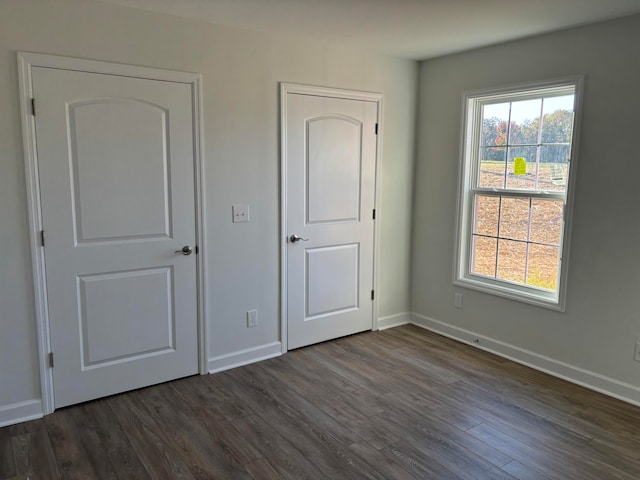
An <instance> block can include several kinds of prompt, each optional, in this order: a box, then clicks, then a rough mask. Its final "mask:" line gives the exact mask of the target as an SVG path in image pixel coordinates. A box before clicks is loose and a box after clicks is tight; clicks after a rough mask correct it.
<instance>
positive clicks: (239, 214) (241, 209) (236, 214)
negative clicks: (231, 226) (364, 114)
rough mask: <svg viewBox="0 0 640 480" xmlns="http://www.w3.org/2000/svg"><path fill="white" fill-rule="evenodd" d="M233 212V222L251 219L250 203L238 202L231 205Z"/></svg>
mask: <svg viewBox="0 0 640 480" xmlns="http://www.w3.org/2000/svg"><path fill="white" fill-rule="evenodd" d="M231 214H232V215H233V223H242V222H248V221H249V205H247V204H244V203H237V204H235V205H231Z"/></svg>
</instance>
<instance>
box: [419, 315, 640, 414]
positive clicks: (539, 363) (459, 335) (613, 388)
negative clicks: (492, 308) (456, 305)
mask: <svg viewBox="0 0 640 480" xmlns="http://www.w3.org/2000/svg"><path fill="white" fill-rule="evenodd" d="M409 316H410V322H409V323H412V324H414V325H416V326H418V327H422V328H424V329H426V330H429V331H431V332H434V333H437V334H439V335H443V336H445V337H449V338H451V339H453V340H457V341H460V342H463V343H467V344H469V345H470V346H472V347H475V348H479V349H480V350H484V351H487V352H490V353H493V354H495V355H498V356H500V357H503V358H507V359H509V360H512V361H514V362H516V363H519V364H521V365H524V366H526V367H530V368H533V369H535V370H539V371H541V372H544V373H547V374H549V375H552V376H554V377H558V378H561V379H563V380H566V381H568V382H571V383H575V384H577V385H581V386H583V387H585V388H588V389H590V390H594V391H596V392H600V393H602V394H604V395H608V396H610V397H613V398H617V399H618V400H622V401H624V402H627V403H631V404H633V405H638V406H640V387H638V386H635V385H631V384H629V383H624V382H621V381H619V380H616V379H614V378H610V377H607V376H605V375H600V374H599V373H595V372H591V371H589V370H585V369H583V368H580V367H576V366H575V365H569V364H568V363H564V362H561V361H559V360H555V359H553V358H549V357H546V356H544V355H540V354H538V353H535V352H532V351H530V350H525V349H523V348H520V347H517V346H515V345H511V344H508V343H504V342H501V341H499V340H496V339H493V338H490V337H485V336H483V335H479V334H477V333H474V332H471V331H469V330H465V329H463V328H460V327H456V326H453V325H450V324H447V323H445V322H442V321H439V320H435V319H433V318H431V317H427V316H425V315H420V314H417V313H410V314H409Z"/></svg>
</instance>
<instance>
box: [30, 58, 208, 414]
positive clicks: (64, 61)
mask: <svg viewBox="0 0 640 480" xmlns="http://www.w3.org/2000/svg"><path fill="white" fill-rule="evenodd" d="M33 67H45V68H56V69H61V70H72V71H79V72H89V73H98V74H108V75H119V76H125V77H134V78H145V79H153V80H164V81H171V82H177V83H184V84H188V85H190V86H191V91H192V108H193V112H194V113H193V116H194V118H193V127H194V132H193V133H194V137H193V151H194V175H195V179H194V182H195V199H194V202H195V216H196V241H197V246H198V255H197V259H196V276H197V278H196V281H197V292H196V295H197V323H198V370H199V372H200V374H205V373H208V370H207V359H208V354H207V341H206V339H207V325H206V318H207V302H206V295H205V294H204V292H205V291H206V287H205V282H206V262H205V259H206V250H205V249H204V248H203V246H204V239H205V238H206V236H205V232H206V224H205V219H206V215H205V212H204V206H205V203H204V183H203V179H204V157H203V151H204V149H203V135H202V76H201V75H200V74H197V73H189V72H178V71H172V70H162V69H156V68H148V67H139V66H135V65H125V64H118V63H109V62H100V61H94V60H86V59H79V58H71V57H61V56H56V55H48V54H39V53H26V52H18V77H19V93H20V115H21V120H22V137H23V151H24V163H25V177H26V183H27V204H28V205H27V206H28V213H29V234H30V250H31V265H32V275H33V284H34V297H35V298H34V300H35V315H36V331H37V337H38V339H37V340H38V353H39V361H38V365H39V369H40V385H41V392H42V410H43V414H44V415H47V414H50V413H53V411H54V409H55V407H54V400H53V374H52V369H51V367H50V366H49V352H50V351H51V343H50V324H49V315H48V306H47V282H46V270H45V262H44V248H43V247H42V245H41V231H42V228H43V227H42V225H43V223H42V209H41V206H40V179H39V176H38V152H37V148H36V130H35V117H34V116H33V115H32V98H33V84H32V68H33ZM36 114H37V100H36Z"/></svg>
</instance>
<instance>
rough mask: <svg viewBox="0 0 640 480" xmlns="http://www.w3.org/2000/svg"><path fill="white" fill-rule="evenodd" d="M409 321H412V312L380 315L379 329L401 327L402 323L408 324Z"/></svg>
mask: <svg viewBox="0 0 640 480" xmlns="http://www.w3.org/2000/svg"><path fill="white" fill-rule="evenodd" d="M407 323H411V313H409V312H404V313H396V314H395V315H389V316H387V317H380V318H379V319H378V322H377V325H378V330H386V329H387V328H393V327H399V326H400V325H406V324H407Z"/></svg>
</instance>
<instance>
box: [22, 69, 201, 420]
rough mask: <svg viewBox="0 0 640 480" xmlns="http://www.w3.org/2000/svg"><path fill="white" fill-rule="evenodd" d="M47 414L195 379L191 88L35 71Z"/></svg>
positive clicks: (156, 82) (195, 329)
mask: <svg viewBox="0 0 640 480" xmlns="http://www.w3.org/2000/svg"><path fill="white" fill-rule="evenodd" d="M33 89H34V96H35V98H36V103H37V108H38V110H37V115H36V119H35V121H36V143H37V152H38V165H39V175H40V190H41V192H40V193H41V199H42V216H43V225H44V230H45V234H46V246H45V266H46V280H47V298H48V307H49V322H50V334H51V344H52V350H53V352H54V356H55V367H54V368H53V385H54V398H55V407H56V408H59V407H62V406H65V405H70V404H73V403H78V402H82V401H86V400H90V399H93V398H97V397H102V396H106V395H111V394H114V393H119V392H122V391H126V390H130V389H134V388H139V387H143V386H147V385H152V384H155V383H159V382H163V381H167V380H171V379H174V378H178V377H183V376H187V375H191V374H194V373H197V367H198V341H197V301H196V300H197V297H196V295H197V293H196V259H195V255H190V256H186V255H182V254H181V253H178V254H176V253H174V252H175V251H176V250H180V249H181V248H182V247H183V246H184V245H190V246H195V245H194V244H195V235H196V228H195V205H194V201H195V196H194V146H193V145H194V144H193V138H194V135H193V105H192V98H193V96H192V91H191V85H190V84H186V83H185V84H183V83H178V82H168V81H158V80H149V79H140V78H131V77H123V76H116V75H107V74H97V73H88V72H78V71H70V70H58V69H52V68H41V67H34V68H33Z"/></svg>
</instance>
